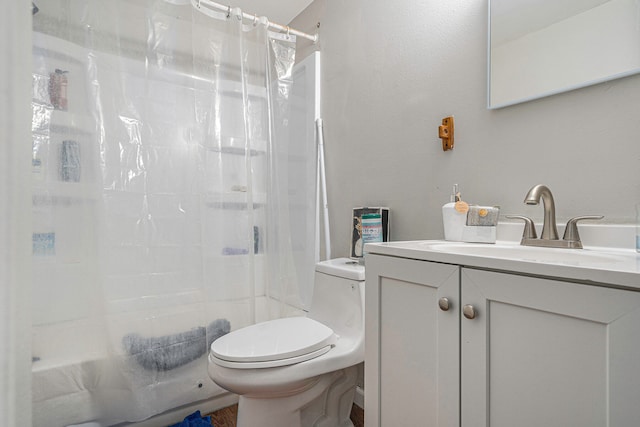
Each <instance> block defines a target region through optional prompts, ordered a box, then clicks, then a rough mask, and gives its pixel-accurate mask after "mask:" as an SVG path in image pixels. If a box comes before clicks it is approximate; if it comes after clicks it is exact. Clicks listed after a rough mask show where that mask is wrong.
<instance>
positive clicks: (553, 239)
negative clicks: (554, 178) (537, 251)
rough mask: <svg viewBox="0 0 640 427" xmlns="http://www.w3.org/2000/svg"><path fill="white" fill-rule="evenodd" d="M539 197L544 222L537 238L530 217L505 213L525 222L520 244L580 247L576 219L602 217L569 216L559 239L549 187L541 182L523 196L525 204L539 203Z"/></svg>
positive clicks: (600, 217)
mask: <svg viewBox="0 0 640 427" xmlns="http://www.w3.org/2000/svg"><path fill="white" fill-rule="evenodd" d="M540 199H542V205H543V208H544V222H543V223H542V235H541V236H540V238H539V239H538V237H537V235H536V227H535V225H534V223H533V220H532V219H531V218H528V217H526V216H520V215H507V218H513V219H521V220H524V222H525V228H524V232H523V234H522V240H521V241H520V244H521V245H524V246H545V247H551V248H572V249H582V241H581V240H580V234H578V221H582V220H594V219H602V218H604V217H603V216H601V215H598V216H593V215H587V216H577V217H575V218H571V219H570V220H569V221H568V222H567V226H566V227H565V230H564V235H563V236H562V240H559V238H558V228H557V227H556V205H555V202H554V201H553V194H551V190H549V187H547V186H546V185H541V184H538V185H535V186H533V187H532V188H531V190H529V192H528V193H527V195H526V196H525V198H524V203H525V204H527V205H538V204H540Z"/></svg>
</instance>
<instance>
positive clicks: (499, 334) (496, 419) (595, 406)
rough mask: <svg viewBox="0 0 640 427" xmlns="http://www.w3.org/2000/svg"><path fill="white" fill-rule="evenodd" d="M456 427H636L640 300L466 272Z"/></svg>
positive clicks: (639, 414) (639, 415)
mask: <svg viewBox="0 0 640 427" xmlns="http://www.w3.org/2000/svg"><path fill="white" fill-rule="evenodd" d="M462 303H463V305H467V304H468V305H472V306H473V307H474V308H475V311H476V317H475V318H474V319H467V318H462V322H461V323H462V325H461V326H462V349H461V354H462V360H461V376H462V380H461V384H462V393H461V405H462V410H461V414H462V426H478V427H482V426H490V427H513V426H518V427H540V426H545V427H567V426H580V427H589V426H593V427H602V426H610V427H628V426H632V425H638V423H639V422H640V421H639V420H640V404H639V402H640V393H639V390H640V292H633V291H627V290H620V289H612V288H606V287H600V286H589V285H583V284H577V283H569V282H562V281H555V280H549V279H541V278H533V277H525V276H517V275H510V274H502V273H495V272H488V271H480V270H472V269H466V268H463V269H462Z"/></svg>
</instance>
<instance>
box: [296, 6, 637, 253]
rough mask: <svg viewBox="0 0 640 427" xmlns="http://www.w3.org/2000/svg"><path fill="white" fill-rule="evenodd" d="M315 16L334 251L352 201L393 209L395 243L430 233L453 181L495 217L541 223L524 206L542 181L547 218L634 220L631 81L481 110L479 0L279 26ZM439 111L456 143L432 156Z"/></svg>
mask: <svg viewBox="0 0 640 427" xmlns="http://www.w3.org/2000/svg"><path fill="white" fill-rule="evenodd" d="M318 22H320V28H319V29H318V31H319V33H320V42H319V44H318V46H317V47H316V48H319V49H320V50H321V52H322V61H323V62H322V63H323V70H322V72H323V81H322V84H323V106H322V111H323V116H324V117H323V118H324V128H325V141H326V142H325V144H326V148H325V149H326V157H327V160H326V163H327V177H328V190H329V206H330V214H331V225H332V227H333V228H332V241H333V243H332V246H333V255H334V256H341V255H342V256H344V255H347V254H348V250H349V238H348V236H349V226H350V223H349V220H350V210H351V208H352V207H353V206H362V205H383V206H389V207H391V209H392V223H391V226H392V230H391V232H392V238H393V239H394V240H408V239H427V238H442V237H443V230H442V218H441V206H442V204H443V203H445V202H447V201H448V200H449V192H450V189H451V186H452V184H454V183H458V184H460V188H461V191H462V195H463V198H464V199H465V200H468V201H470V202H475V203H482V204H497V205H500V206H501V207H502V213H503V214H523V215H529V216H532V217H534V219H536V220H539V221H541V220H542V207H541V206H540V207H536V206H526V205H524V204H523V202H522V201H523V199H524V196H525V194H526V192H527V191H528V190H529V188H530V187H532V186H533V185H535V184H539V183H543V184H546V185H548V186H549V187H550V188H551V190H552V191H553V193H554V196H555V200H556V209H557V214H558V222H559V223H562V222H564V221H565V220H566V219H568V218H569V217H572V216H576V215H586V214H603V215H605V216H606V221H609V222H615V223H619V222H632V221H634V220H635V219H634V218H635V214H634V208H633V204H634V202H635V201H638V200H639V199H640V117H639V116H640V112H639V111H640V108H639V107H640V76H638V75H636V76H631V77H626V78H624V79H620V80H616V81H613V82H608V83H603V84H599V85H596V86H592V87H588V88H584V89H579V90H576V91H573V92H569V93H565V94H560V95H555V96H552V97H548V98H543V99H539V100H536V101H531V102H528V103H524V104H519V105H515V106H511V107H507V108H504V109H500V110H487V108H486V91H487V89H486V85H487V83H486V82H487V59H486V52H487V1H486V0H449V1H447V2H444V1H434V0H428V1H417V0H396V1H393V2H387V1H383V0H330V1H327V0H316V1H315V2H314V3H312V4H311V5H310V6H309V7H308V8H307V9H306V10H305V11H304V12H303V13H302V14H301V15H299V16H298V17H297V18H296V19H295V20H294V21H293V22H292V23H291V25H292V27H294V28H298V29H300V30H302V31H310V32H315V31H316V25H317V23H318ZM313 49H314V47H309V46H306V47H304V45H303V49H302V52H308V51H309V50H313ZM451 114H452V115H454V116H455V124H456V128H455V144H456V145H455V149H454V150H453V151H449V152H443V151H442V148H441V142H440V139H438V137H437V135H438V125H439V124H440V123H441V120H442V118H443V117H445V116H447V115H451ZM629 238H630V239H633V236H629Z"/></svg>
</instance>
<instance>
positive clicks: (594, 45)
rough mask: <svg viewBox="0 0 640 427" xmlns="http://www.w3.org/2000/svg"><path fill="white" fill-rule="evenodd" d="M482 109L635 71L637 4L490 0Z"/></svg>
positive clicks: (639, 33) (639, 34) (639, 63)
mask: <svg viewBox="0 0 640 427" xmlns="http://www.w3.org/2000/svg"><path fill="white" fill-rule="evenodd" d="M488 51H489V61H488V63H489V79H488V80H489V82H488V83H489V85H488V87H489V90H488V107H489V108H491V109H493V108H501V107H506V106H508V105H513V104H517V103H521V102H525V101H529V100H532V99H537V98H542V97H545V96H549V95H554V94H557V93H561V92H566V91H569V90H573V89H577V88H581V87H585V86H590V85H593V84H596V83H601V82H604V81H608V80H613V79H617V78H620V77H625V76H629V75H632V74H636V73H639V72H640V1H638V0H489V45H488Z"/></svg>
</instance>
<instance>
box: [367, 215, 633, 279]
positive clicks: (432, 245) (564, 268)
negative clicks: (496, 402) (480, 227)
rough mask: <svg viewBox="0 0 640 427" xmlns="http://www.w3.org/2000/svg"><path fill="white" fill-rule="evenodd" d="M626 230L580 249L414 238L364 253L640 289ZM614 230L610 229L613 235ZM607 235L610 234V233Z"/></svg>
mask: <svg viewBox="0 0 640 427" xmlns="http://www.w3.org/2000/svg"><path fill="white" fill-rule="evenodd" d="M621 230H622V232H620V231H621ZM630 230H631V227H623V228H622V229H619V230H617V232H620V233H619V234H620V235H621V236H623V239H624V241H625V242H624V244H623V245H620V246H622V247H612V246H611V244H610V243H611V242H610V241H607V240H606V239H604V240H601V241H599V242H598V243H601V244H602V246H601V245H598V246H595V245H592V246H590V245H589V244H588V243H589V242H588V241H585V239H583V243H584V244H585V248H584V249H554V248H538V247H530V246H520V245H519V243H518V241H513V240H499V241H497V242H496V243H495V244H488V243H462V242H449V241H444V240H416V241H402V242H385V243H368V244H367V246H366V248H365V251H366V252H367V253H370V254H379V255H387V256H393V257H401V258H410V259H417V260H424V261H433V262H441V263H447V264H456V265H461V266H465V267H473V268H482V269H489V270H498V271H506V272H513V273H523V274H528V275H535V276H546V277H551V278H558V279H564V280H577V281H580V282H585V283H593V284H606V285H609V286H616V287H624V288H630V289H638V290H640V254H639V253H637V252H636V251H635V249H632V248H629V247H628V246H629V245H628V244H627V242H626V240H627V239H626V236H627V235H628V233H629V232H630ZM600 231H603V228H601V229H599V230H598V229H596V230H595V231H594V230H593V229H591V230H590V231H589V232H588V233H585V236H587V235H589V236H590V238H591V240H592V241H595V240H597V239H596V237H597V235H598V232H600ZM615 232H616V230H613V234H615ZM503 234H504V235H508V233H503ZM606 235H607V236H611V235H612V233H606ZM591 236H596V237H591ZM632 236H633V234H632ZM509 237H511V236H509ZM498 238H500V234H499V237H498ZM625 246H627V247H625Z"/></svg>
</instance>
